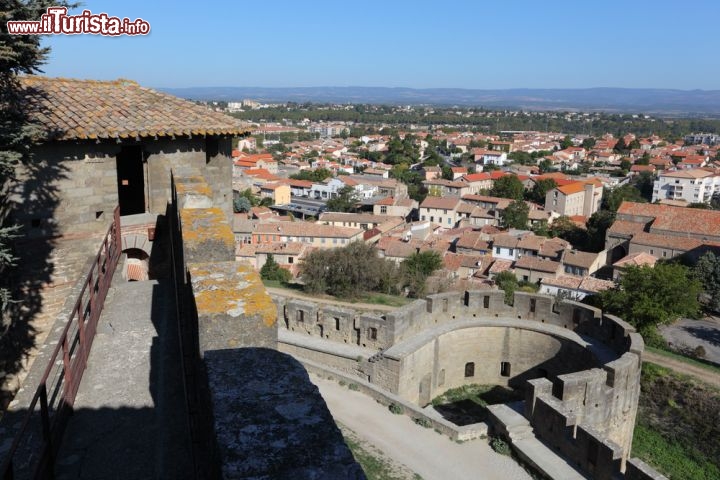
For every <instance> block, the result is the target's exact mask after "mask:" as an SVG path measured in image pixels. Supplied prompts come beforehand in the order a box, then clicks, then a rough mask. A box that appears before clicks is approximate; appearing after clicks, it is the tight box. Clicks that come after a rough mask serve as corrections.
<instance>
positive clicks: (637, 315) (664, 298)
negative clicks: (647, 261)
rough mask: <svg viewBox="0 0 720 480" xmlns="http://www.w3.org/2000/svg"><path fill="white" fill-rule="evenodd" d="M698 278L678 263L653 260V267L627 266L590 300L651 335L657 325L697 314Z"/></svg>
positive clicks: (700, 286) (699, 285)
mask: <svg viewBox="0 0 720 480" xmlns="http://www.w3.org/2000/svg"><path fill="white" fill-rule="evenodd" d="M701 289H702V285H701V284H700V281H699V280H697V279H696V278H694V277H693V275H691V273H690V270H689V269H688V268H687V267H684V266H683V265H680V264H678V263H657V264H656V265H655V266H654V267H648V266H642V267H637V266H629V267H627V268H626V269H625V271H624V272H623V276H622V277H621V279H620V282H619V283H618V284H617V285H616V286H615V287H614V288H611V289H609V290H604V291H601V292H599V293H598V294H597V295H596V297H597V298H596V299H594V300H593V302H594V303H596V304H597V305H599V306H600V307H601V308H602V309H603V311H606V312H608V313H612V314H615V315H618V316H620V317H622V318H623V319H625V320H626V321H627V322H629V323H630V324H632V325H634V326H635V327H636V328H637V329H638V330H639V331H640V332H641V333H643V332H648V333H649V334H652V332H654V329H655V327H656V326H658V325H662V324H666V323H670V322H673V321H675V320H676V319H677V318H679V317H695V316H696V315H697V314H698V313H699V309H700V308H699V307H700V305H699V303H698V299H697V298H698V294H699V293H700V291H701Z"/></svg>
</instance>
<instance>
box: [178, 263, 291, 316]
mask: <svg viewBox="0 0 720 480" xmlns="http://www.w3.org/2000/svg"><path fill="white" fill-rule="evenodd" d="M188 269H189V271H190V276H191V279H192V284H193V291H194V294H195V304H196V306H197V311H198V315H199V316H202V315H207V314H227V315H230V316H231V317H248V318H249V317H254V316H256V315H258V316H260V318H261V319H262V322H263V324H264V325H265V326H267V327H272V326H274V325H275V322H276V317H277V310H276V308H275V305H274V304H273V302H272V298H270V295H269V294H268V293H267V290H265V286H264V285H263V283H262V281H261V280H260V276H259V275H258V274H257V272H255V271H254V270H253V269H252V268H251V267H249V266H247V265H242V264H238V263H235V262H221V263H209V264H208V263H204V264H194V265H189V267H188Z"/></svg>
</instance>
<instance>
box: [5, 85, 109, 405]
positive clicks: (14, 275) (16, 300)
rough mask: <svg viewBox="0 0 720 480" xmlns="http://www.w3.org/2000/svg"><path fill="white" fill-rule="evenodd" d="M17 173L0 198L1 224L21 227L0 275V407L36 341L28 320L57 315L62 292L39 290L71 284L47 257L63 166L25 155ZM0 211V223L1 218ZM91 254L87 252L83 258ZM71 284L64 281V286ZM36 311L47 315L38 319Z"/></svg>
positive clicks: (64, 174) (12, 390)
mask: <svg viewBox="0 0 720 480" xmlns="http://www.w3.org/2000/svg"><path fill="white" fill-rule="evenodd" d="M35 95H39V93H35ZM21 109H22V111H26V106H21ZM23 123H27V119H19V120H18V121H17V122H13V125H15V126H16V128H18V129H21V128H23ZM19 171H20V172H22V175H23V178H24V179H26V180H24V181H20V182H16V183H15V184H13V185H12V186H11V187H10V195H9V197H10V198H9V199H7V198H0V201H1V202H2V204H3V206H5V207H7V209H8V212H7V213H8V214H9V215H8V217H7V218H6V220H5V222H4V225H6V226H10V225H18V226H19V227H20V230H19V232H18V237H17V238H16V239H15V241H14V242H13V245H12V251H13V254H14V255H15V256H16V257H17V261H16V262H15V266H11V267H9V268H8V269H7V271H6V272H1V273H0V286H2V287H5V288H8V289H9V290H10V293H11V296H12V302H11V303H10V304H9V306H8V308H7V310H6V311H5V312H0V315H1V316H2V318H1V319H0V320H1V321H0V411H1V410H4V409H5V407H6V406H7V404H8V402H9V401H10V400H11V399H12V397H13V396H14V394H15V390H16V389H17V380H16V376H17V374H18V373H19V372H20V371H21V370H23V364H24V363H25V361H26V360H27V358H28V355H29V353H30V351H31V350H32V348H33V347H34V345H35V338H36V336H37V331H36V329H35V328H34V327H33V324H32V321H33V320H39V321H43V322H44V321H47V322H50V324H51V323H52V321H53V320H54V319H53V318H48V317H51V316H52V312H55V313H57V311H59V309H60V308H61V307H62V304H63V302H64V300H65V298H64V295H62V294H61V295H59V296H58V297H57V298H55V299H52V300H44V299H43V294H44V292H46V291H47V290H48V289H49V288H53V287H55V286H57V285H58V284H61V283H62V282H63V281H67V282H68V283H70V282H71V280H69V279H68V280H65V279H63V278H62V277H61V276H59V275H57V268H56V265H55V263H56V259H55V258H53V257H52V253H53V251H54V249H55V247H56V241H55V239H54V237H56V236H57V228H56V225H55V223H54V222H53V221H52V218H53V216H54V214H55V211H56V210H57V208H58V207H59V205H58V203H59V202H58V191H57V187H55V186H54V182H56V181H58V180H61V179H65V178H67V176H68V172H67V169H66V168H65V167H63V166H61V165H59V164H57V163H45V162H42V163H36V162H35V161H34V158H33V157H32V155H26V157H25V158H24V159H23V161H22V165H21V166H20V167H19ZM0 187H2V186H0ZM0 190H2V189H1V188H0ZM2 208H3V207H0V210H1V209H2ZM1 213H2V212H0V222H2V219H3V218H2V217H3V215H2V214H1ZM95 253H96V252H88V255H87V256H88V257H90V256H93V255H94V254H95ZM61 273H62V272H61ZM71 287H72V286H71V285H69V286H68V289H69V288H71ZM41 315H43V316H45V317H46V318H44V319H39V318H38V317H40V316H41Z"/></svg>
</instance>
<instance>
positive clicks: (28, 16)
mask: <svg viewBox="0 0 720 480" xmlns="http://www.w3.org/2000/svg"><path fill="white" fill-rule="evenodd" d="M51 6H64V7H68V8H72V7H73V5H69V4H68V3H66V2H64V1H58V2H55V1H46V0H29V1H19V0H10V1H6V2H3V6H2V18H3V20H2V22H0V28H1V29H2V30H1V33H0V192H4V191H5V187H6V185H7V184H8V183H9V182H12V181H14V180H15V178H14V175H15V166H16V165H17V164H19V163H22V162H27V161H28V160H29V158H28V155H27V152H28V151H29V149H30V148H29V147H30V146H32V145H34V144H37V143H38V142H39V141H41V140H42V138H43V136H44V134H43V132H42V131H41V129H40V128H38V127H37V126H36V125H33V124H32V122H31V121H30V120H29V119H28V117H27V109H26V108H25V107H24V102H23V95H22V90H21V87H20V81H19V75H24V74H33V73H38V72H40V66H41V65H42V64H43V63H45V60H46V59H47V56H48V53H49V52H50V49H49V48H47V47H45V48H41V47H40V36H37V35H9V34H8V33H7V23H6V22H7V20H18V21H22V20H28V21H37V20H39V19H40V16H41V15H42V14H43V13H46V10H47V8H48V7H51ZM6 201H7V200H6V199H4V198H0V202H3V203H5V202H6ZM2 220H4V219H0V221H2ZM17 233H18V228H17V227H13V226H10V227H3V228H0V277H2V278H5V279H7V278H9V275H8V270H9V269H10V268H11V267H12V266H13V265H14V263H15V260H16V259H15V257H14V256H13V254H12V253H11V249H10V246H9V244H10V242H11V241H12V239H13V238H15V236H17ZM3 283H4V282H3ZM9 302H10V292H9V290H8V289H7V288H6V285H2V284H0V315H2V313H3V312H4V311H5V309H6V308H7V306H8V305H9ZM0 324H2V322H0Z"/></svg>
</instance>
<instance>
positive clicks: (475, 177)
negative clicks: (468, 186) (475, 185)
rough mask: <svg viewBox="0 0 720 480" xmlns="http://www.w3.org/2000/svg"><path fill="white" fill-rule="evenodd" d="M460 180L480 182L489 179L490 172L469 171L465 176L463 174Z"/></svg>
mask: <svg viewBox="0 0 720 480" xmlns="http://www.w3.org/2000/svg"><path fill="white" fill-rule="evenodd" d="M460 180H464V181H466V182H482V181H487V180H490V174H489V173H484V172H481V173H470V174H467V175H465V176H463V177H462V178H461V179H460Z"/></svg>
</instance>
